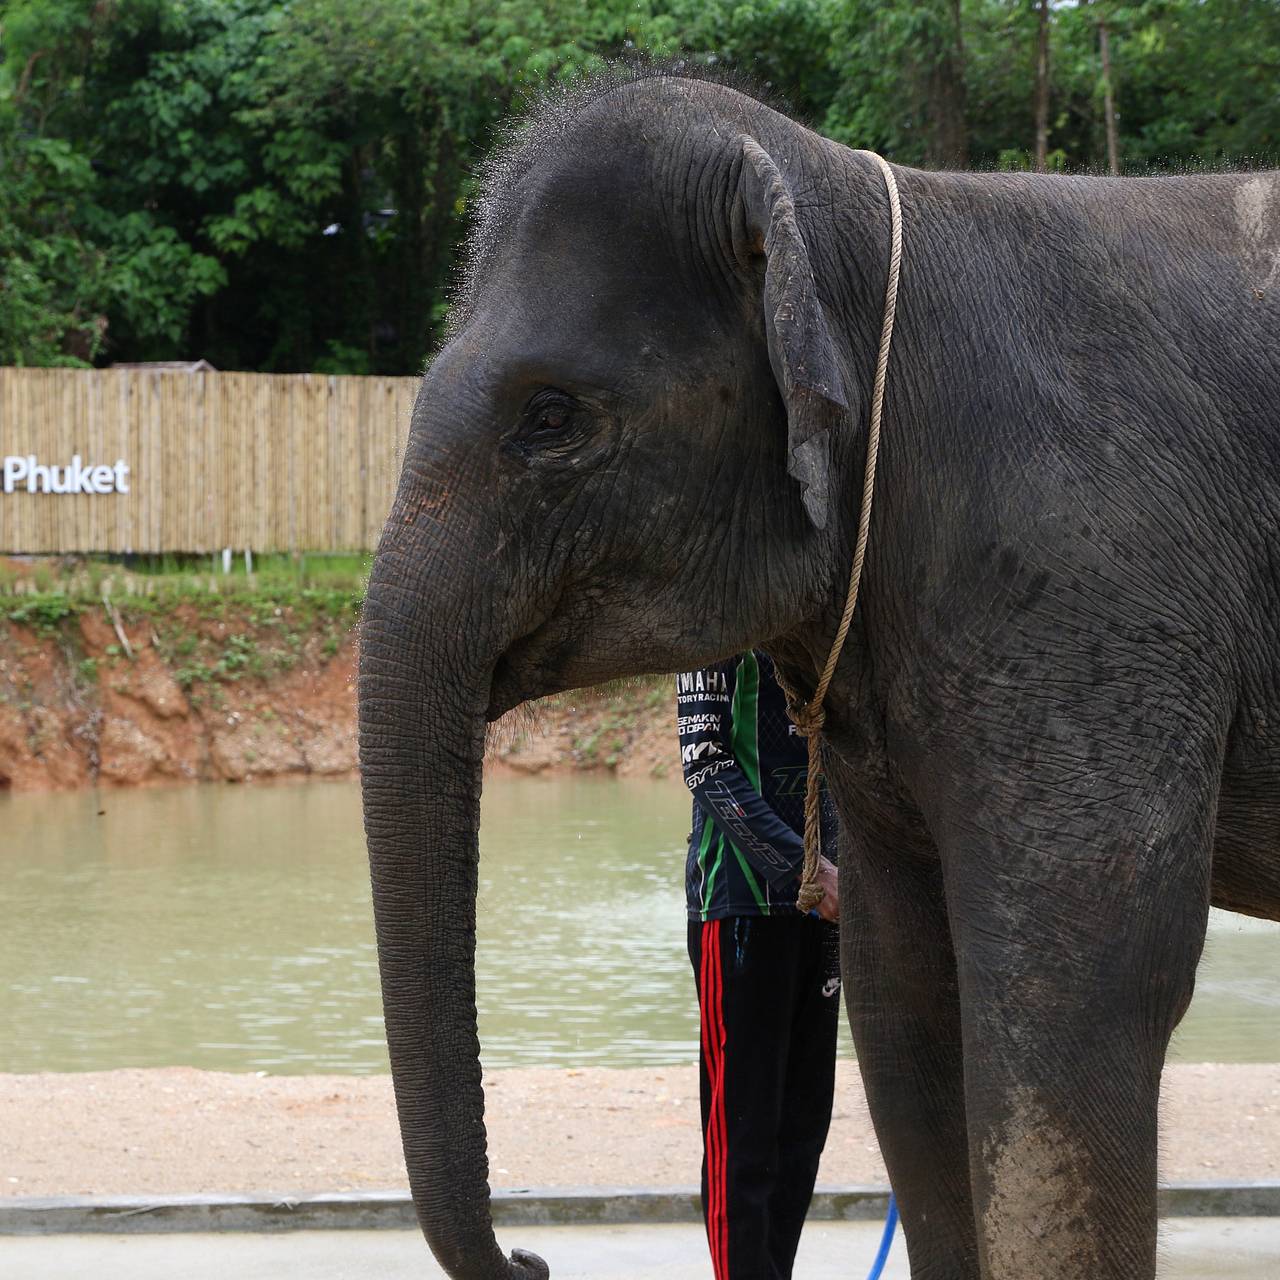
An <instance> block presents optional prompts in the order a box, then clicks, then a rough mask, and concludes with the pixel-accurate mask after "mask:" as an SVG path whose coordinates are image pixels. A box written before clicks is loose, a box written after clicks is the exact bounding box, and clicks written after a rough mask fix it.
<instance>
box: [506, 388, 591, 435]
mask: <svg viewBox="0 0 1280 1280" xmlns="http://www.w3.org/2000/svg"><path fill="white" fill-rule="evenodd" d="M575 407H576V406H575V403H574V401H573V399H572V398H571V397H570V396H569V395H567V394H566V393H565V392H563V391H556V390H555V389H553V388H547V389H546V390H544V391H539V392H538V393H537V394H536V395H535V396H533V397H532V398H531V399H530V400H529V403H528V404H526V405H525V407H524V412H523V413H522V414H521V420H520V425H519V427H518V428H517V429H516V438H517V440H519V441H520V442H521V443H523V444H525V445H538V444H548V445H549V444H553V443H554V442H555V441H557V440H560V439H562V438H563V437H564V435H565V434H566V432H567V431H568V429H569V428H570V427H571V426H572V424H573V420H574V410H575Z"/></svg>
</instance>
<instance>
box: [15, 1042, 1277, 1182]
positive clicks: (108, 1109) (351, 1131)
mask: <svg viewBox="0 0 1280 1280" xmlns="http://www.w3.org/2000/svg"><path fill="white" fill-rule="evenodd" d="M485 1089H486V1094H487V1099H488V1116H487V1124H488V1128H489V1151H490V1168H491V1175H490V1177H491V1182H492V1183H493V1185H494V1186H495V1187H500V1188H516V1187H550V1186H562V1187H563V1186H588V1185H596V1186H676V1185H683V1186H689V1185H692V1184H693V1183H695V1182H696V1181H697V1176H698V1160H699V1141H698V1094H697V1071H696V1068H694V1067H670V1068H665V1069H650V1068H637V1069H633V1070H606V1069H603V1068H591V1069H585V1070H553V1069H546V1068H542V1069H525V1070H512V1071H500V1072H496V1073H494V1074H492V1075H490V1076H488V1077H486V1080H485ZM0 1135H3V1136H0V1194H3V1195H19V1196H37V1195H112V1194H130V1193H137V1194H146V1193H164V1192H218V1191H226V1192H241V1191H278V1192H282V1193H291V1194H302V1193H309V1192H317V1191H350V1190H368V1189H382V1188H392V1187H400V1186H403V1185H404V1184H405V1176H404V1166H403V1163H402V1161H401V1156H400V1140H399V1135H398V1133H397V1131H396V1125H395V1112H394V1107H393V1104H392V1100H391V1085H390V1081H389V1079H388V1078H387V1077H385V1076H259V1075H237V1074H229V1073H223V1072H211V1071H196V1070H192V1069H189V1068H185V1067H178V1068H166V1069H160V1070H136V1071H104V1072H87V1073H83V1074H52V1073H50V1074H41V1075H0ZM1161 1174H1162V1177H1163V1179H1164V1180H1165V1181H1167V1182H1190V1181H1206V1180H1229V1181H1237V1180H1240V1181H1253V1180H1259V1179H1276V1178H1280V1064H1265V1065H1257V1066H1254V1065H1249V1066H1238V1065H1232V1066H1215V1065H1209V1064H1194V1065H1192V1064H1178V1065H1174V1066H1171V1067H1170V1068H1169V1069H1168V1070H1167V1071H1166V1073H1165V1098H1164V1102H1163V1133H1162V1137H1161ZM885 1180H886V1179H885V1172H884V1166H883V1164H882V1163H881V1161H880V1154H879V1150H878V1148H877V1145H876V1141H875V1137H874V1135H873V1133H872V1131H871V1124H870V1121H869V1119H868V1116H867V1110H866V1104H865V1101H864V1099H863V1095H862V1088H861V1085H860V1083H859V1080H858V1075H857V1068H856V1067H855V1066H854V1064H852V1063H848V1062H841V1063H840V1064H839V1080H838V1083H837V1092H836V1110H835V1116H834V1119H833V1122H832V1133H831V1139H830V1141H829V1142H828V1144H827V1152H826V1155H825V1157H824V1159H823V1164H822V1169H821V1172H820V1174H819V1181H820V1182H822V1183H825V1184H828V1185H847V1184H851V1183H883V1182H884V1181H885Z"/></svg>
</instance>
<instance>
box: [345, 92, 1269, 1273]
mask: <svg viewBox="0 0 1280 1280" xmlns="http://www.w3.org/2000/svg"><path fill="white" fill-rule="evenodd" d="M874 159H875V158H874V157H873V156H871V155H869V154H868V153H865V152H862V153H860V152H857V151H853V150H850V149H848V148H846V147H845V146H842V145H840V144H837V143H836V142H833V141H831V140H829V139H827V138H824V137H822V136H820V135H819V134H817V133H816V132H813V131H811V130H809V129H808V128H806V127H804V126H802V125H801V124H799V123H797V122H795V121H794V120H792V119H791V118H789V117H788V116H787V115H786V114H785V113H784V112H782V111H779V110H776V109H774V108H773V107H772V106H770V105H768V104H766V103H764V102H762V101H761V100H760V99H759V98H757V97H755V96H753V95H752V94H751V93H748V92H746V91H744V90H743V89H742V88H740V87H735V86H734V85H732V84H729V83H726V82H724V81H721V80H716V79H714V78H712V77H709V76H701V75H695V74H693V73H691V72H688V71H685V70H680V69H675V70H672V69H665V70H664V69H661V68H648V69H630V70H616V69H615V70H614V71H608V72H604V73H601V74H599V75H597V76H595V77H593V78H591V79H589V80H586V81H585V82H583V83H581V84H579V85H577V86H576V87H573V88H569V89H562V90H559V91H556V92H554V93H551V94H549V95H548V96H547V97H546V98H545V99H544V100H543V101H541V103H540V104H537V105H535V106H534V107H533V108H532V109H531V111H530V113H529V114H528V115H527V117H526V118H525V119H524V121H523V123H522V124H520V125H519V126H518V127H516V128H515V129H514V130H513V131H512V132H511V133H510V135H509V136H508V137H507V138H506V140H505V141H504V142H503V143H502V145H501V146H500V147H499V148H498V149H497V152H496V154H495V156H494V157H493V159H492V160H491V161H490V162H489V163H488V165H487V167H486V169H485V170H484V173H483V175H482V182H481V197H480V198H479V200H478V212H477V214H476V215H475V218H474V224H473V229H472V231H471V233H470V237H469V239H468V241H467V248H466V263H465V268H464V271H463V273H462V275H461V278H460V281H459V284H458V286H457V289H456V292H455V295H454V298H453V302H452V310H451V320H450V322H449V327H448V329H447V332H446V334H445V336H444V339H443V341H442V344H441V345H440V347H439V350H438V352H437V353H436V354H435V356H434V358H433V359H432V360H431V362H430V364H429V366H428V368H427V371H426V373H425V375H424V377H423V381H422V385H421V390H420V392H419V394H418V397H417V400H416V404H415V407H414V410H413V415H412V420H411V424H410V429H409V437H408V442H407V445H406V449H405V454H404V459H403V469H402V473H401V475H400V478H399V483H398V487H397V490H396V493H395V497H394V501H393V504H392V507H391V512H390V515H389V518H388V520H387V523H386V527H385V531H384V533H383V536H382V539H381V542H380V545H379V548H378V550H377V553H376V556H375V560H374V564H373V567H372V570H371V574H370V580H369V584H368V593H367V600H366V603H365V606H364V613H363V619H362V624H361V658H360V673H359V686H358V687H359V736H360V761H361V771H362V787H363V802H364V814H365V829H366V836H367V842H368V850H369V858H370V865H371V871H372V881H373V895H374V908H375V923H376V933H377V941H378V952H379V960H380V967H381V981H382V992H383V1001H384V1008H385V1016H386V1030H387V1039H388V1045H389V1051H390V1061H391V1069H392V1074H393V1077H394V1086H395V1096H396V1103H397V1109H398V1114H399V1120H400V1126H401V1132H402V1136H403V1142H404V1151H405V1158H406V1162H407V1168H408V1173H409V1179H410V1186H411V1190H412V1195H413V1199H414V1203H415V1205H416V1208H417V1213H418V1217H419V1221H420V1223H421V1226H422V1228H423V1231H424V1234H425V1236H426V1238H427V1241H428V1243H429V1244H430V1247H431V1249H432V1250H433V1251H434V1253H435V1255H436V1257H437V1259H438V1260H439V1262H440V1263H441V1265H442V1266H443V1267H444V1269H445V1271H446V1272H447V1273H448V1274H449V1275H450V1276H453V1277H459V1278H461V1277H466V1278H467V1280H491V1278H493V1277H534V1276H545V1275H546V1274H547V1273H548V1272H547V1268H546V1265H545V1264H544V1262H543V1261H542V1260H541V1259H539V1258H538V1257H536V1256H535V1255H533V1254H529V1253H525V1252H522V1251H520V1250H517V1251H515V1252H513V1253H512V1254H511V1255H510V1256H509V1257H508V1256H507V1255H506V1254H504V1252H502V1251H501V1250H500V1249H499V1247H498V1245H497V1243H496V1240H495V1237H494V1233H493V1228H492V1219H491V1211H490V1201H489V1186H488V1181H487V1176H488V1163H487V1154H486V1140H485V1128H484V1098H483V1093H482V1089H481V1074H480V1065H479V1043H478V1038H477V1031H476V1010H475V985H474V960H475V895H476V885H477V861H478V845H477V825H478V821H479V796H480V790H481V783H482V777H481V775H482V760H483V752H484V745H485V740H486V726H487V725H488V724H490V723H492V722H493V721H495V720H497V719H498V718H499V717H500V716H502V715H503V714H504V713H506V712H507V711H509V710H511V709H512V708H515V707H518V706H520V705H522V704H524V703H527V702H529V701H531V700H534V699H537V698H540V697H542V696H544V695H548V694H551V693H554V692H557V691H560V690H566V689H570V688H575V687H579V686H586V685H593V684H597V683H600V682H603V681H607V680H612V679H615V678H620V677H624V676H632V675H638V674H643V673H661V672H672V671H680V670H688V669H692V668H695V667H701V666H704V665H706V664H708V663H710V662H712V661H714V660H718V659H720V658H722V657H725V656H727V655H729V654H731V653H735V652H739V651H741V650H744V649H747V648H750V647H753V646H760V647H762V648H763V649H765V651H767V652H768V653H769V654H770V655H771V656H773V658H774V659H775V661H776V663H777V664H778V666H779V669H780V671H781V672H782V673H783V674H784V676H785V677H786V680H787V682H788V683H789V684H790V685H791V686H792V687H793V688H794V689H796V690H797V691H798V695H799V696H800V697H807V696H809V695H810V694H811V692H812V690H813V689H814V686H815V681H816V679H817V673H818V672H819V671H820V670H821V668H822V666H823V663H824V662H825V660H826V656H827V653H828V651H829V649H830V646H831V643H832V638H833V634H834V632H835V629H836V625H837V620H838V618H839V616H840V613H841V609H842V607H843V604H844V600H845V590H846V584H847V581H848V577H849V565H850V558H851V555H852V551H853V545H854V537H855V531H856V526H857V521H858V513H859V509H860V493H861V483H862V474H863V462H864V457H865V452H866V446H867V430H868V400H869V396H870V393H871V387H872V383H873V372H874V367H875V361H876V353H877V347H878V341H879V334H880V327H881V322H882V308H883V304H884V299H885V290H886V281H887V272H888V253H889V248H888V246H889V237H890V214H889V206H888V203H887V200H886V190H885V182H884V177H883V174H882V173H881V171H880V170H879V168H878V165H877V164H876V163H875V162H874ZM892 173H893V174H894V176H895V177H896V182H897V185H898V188H899V191H900V193H901V203H902V219H903V232H904V244H905V247H904V253H903V259H902V270H901V282H900V291H899V295H898V314H897V327H896V330H895V334H894V338H893V346H892V351H891V356H890V360H889V366H888V373H887V391H886V398H885V404H884V417H883V445H882V448H881V454H880V465H879V474H878V477H877V480H876V496H875V505H874V508H873V514H872V519H871V530H870V543H869V547H868V550H867V557H866V564H865V570H864V574H863V579H862V594H861V598H860V602H859V605H858V609H857V611H856V613H855V616H854V623H853V626H852V629H851V631H850V633H849V637H848V641H847V643H846V644H845V647H844V650H843V653H842V654H841V657H840V661H839V665H838V667H837V668H836V671H835V675H834V678H833V680H832V682H831V685H830V691H829V693H828V695H827V700H826V708H825V710H826V725H825V729H824V731H823V739H822V741H823V747H822V750H823V753H824V755H823V759H824V761H825V768H826V773H827V776H828V785H829V789H830V792H831V795H832V796H833V798H834V801H835V804H836V806H837V809H838V812H839V814H840V817H841V822H842V827H843V835H842V837H841V847H840V855H839V856H840V877H841V884H842V886H843V892H842V894H841V935H842V937H841V964H842V970H843V976H844V988H845V992H846V1005H847V1012H848V1015H849V1019H850V1022H851V1026H852V1031H853V1037H854V1044H855V1048H856V1052H857V1058H858V1063H859V1068H860V1071H861V1075H862V1079H863V1081H864V1084H865V1088H866V1094H867V1098H868V1101H869V1105H870V1109H871V1114H872V1119H873V1121H874V1125H875V1131H876V1134H877V1136H878V1138H879V1141H880V1143H881V1146H882V1148H883V1152H884V1157H885V1161H886V1164H887V1168H888V1171H889V1175H890V1179H891V1182H892V1185H893V1189H894V1191H895V1192H896V1194H897V1197H898V1202H899V1205H900V1207H901V1213H902V1220H903V1223H904V1230H905V1237H906V1247H907V1251H908V1255H909V1259H910V1266H911V1274H912V1276H913V1277H914V1278H915V1280H979V1278H981V1280H1030V1278H1031V1277H1035V1278H1036V1280H1085V1278H1086V1277H1087V1278H1088V1280H1149V1278H1150V1277H1152V1276H1154V1274H1155V1270H1156V1218H1157V1215H1156V1187H1157V1162H1156V1152H1157V1101H1158V1095H1159V1089H1160V1078H1161V1071H1162V1067H1163V1061H1164V1056H1165V1052H1166V1048H1167V1045H1168V1042H1169V1038H1170V1035H1171V1033H1172V1031H1173V1029H1174V1027H1175V1026H1176V1025H1177V1023H1178V1021H1179V1019H1180V1018H1181V1016H1182V1014H1183V1012H1184V1011H1185V1010H1186V1008H1187V1004H1188V1002H1189V1000H1190V999H1191V994H1192V988H1193V985H1194V981H1195V971H1196V965H1197V962H1198V959H1199V956H1200V952H1201V948H1202V945H1203V941H1204V936H1205V929H1206V922H1207V918H1208V912H1209V908H1210V905H1211V904H1215V905H1217V906H1219V907H1225V908H1228V909H1230V910H1233V911H1238V912H1243V913H1246V914H1249V915H1254V916H1259V917H1265V918H1268V919H1276V918H1277V917H1278V916H1280V173H1275V172H1269V173H1268V172H1255V173H1226V172H1215V173H1203V174H1184V175H1180V176H1173V177H1150V178H1106V177H1100V176H1088V175H1081V176H1063V175H1047V176H1046V175H1036V174H1029V173H966V172H925V171H920V170H916V169H911V168H906V167H901V166H894V167H893V169H892ZM673 874H674V872H673ZM536 927H537V922H536V921H530V928H536Z"/></svg>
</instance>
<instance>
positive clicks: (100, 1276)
mask: <svg viewBox="0 0 1280 1280" xmlns="http://www.w3.org/2000/svg"><path fill="white" fill-rule="evenodd" d="M499 1238H500V1239H501V1240H502V1242H503V1244H504V1246H505V1247H507V1248H511V1247H512V1246H518V1247H520V1248H526V1249H532V1250H534V1251H535V1252H536V1253H539V1254H541V1255H542V1256H543V1257H544V1258H546V1259H547V1260H548V1262H550V1264H551V1274H552V1277H553V1280H587V1277H591V1278H592V1280H597V1278H603V1280H709V1277H710V1275H711V1269H710V1266H709V1264H708V1263H707V1261H706V1246H705V1244H704V1241H703V1237H702V1232H701V1230H700V1229H699V1228H698V1227H695V1226H616V1227H521V1228H518V1229H510V1230H504V1231H501V1232H500V1233H499ZM879 1238H880V1228H879V1227H878V1226H877V1225H875V1224H873V1223H861V1222H858V1223H834V1222H831V1223H827V1222H823V1223H811V1224H810V1225H809V1227H808V1229H807V1230H806V1232H805V1238H804V1241H803V1243H802V1245H801V1249H800V1257H799V1259H798V1261H797V1265H796V1275H797V1277H799V1280H862V1277H864V1276H865V1275H866V1273H867V1269H868V1268H869V1267H870V1265H871V1260H872V1257H873V1256H874V1253H875V1249H876V1245H877V1243H878V1242H879ZM1162 1242H1163V1244H1162V1250H1161V1258H1162V1264H1161V1271H1160V1278H1161V1280H1272V1278H1273V1277H1275V1276H1277V1275H1280V1221H1277V1220H1276V1219H1271V1218H1200V1219H1187V1218H1174V1219H1170V1220H1168V1221H1166V1222H1165V1223H1163V1224H1162ZM441 1274H442V1273H441V1272H440V1270H439V1268H438V1267H436V1265H435V1263H434V1262H433V1261H432V1259H431V1255H430V1253H429V1252H428V1250H427V1247H426V1245H425V1244H423V1242H422V1239H421V1237H420V1236H418V1235H417V1234H416V1233H414V1232H407V1231H294V1232H288V1233H284V1234H280V1235H238V1234H217V1235H149V1236H104V1235H95V1236H43V1237H8V1238H0V1275H2V1276H4V1277H5V1280H174V1277H175V1276H180V1277H182V1280H367V1278H368V1277H369V1276H377V1277H378V1280H410V1278H412V1280H423V1278H424V1277H426V1278H427V1280H430V1278H431V1277H439V1276H440V1275H441ZM885 1277H886V1280H908V1271H907V1265H906V1254H905V1251H904V1249H903V1246H902V1239H901V1236H899V1238H898V1239H897V1240H896V1241H895V1243H894V1248H893V1252H892V1254H891V1255H890V1264H889V1267H888V1269H887V1270H886V1272H885Z"/></svg>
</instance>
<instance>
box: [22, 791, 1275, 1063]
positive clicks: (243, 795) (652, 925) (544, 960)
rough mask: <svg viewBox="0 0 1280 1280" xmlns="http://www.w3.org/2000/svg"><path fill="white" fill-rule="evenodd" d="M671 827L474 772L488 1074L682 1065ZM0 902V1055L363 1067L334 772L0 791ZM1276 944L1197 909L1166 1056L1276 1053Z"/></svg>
mask: <svg viewBox="0 0 1280 1280" xmlns="http://www.w3.org/2000/svg"><path fill="white" fill-rule="evenodd" d="M687 829H688V812H687V801H686V799H685V796H684V794H683V792H682V789H681V788H680V787H679V786H677V785H673V784H671V783H669V782H664V783H661V784H659V783H634V782H633V783H623V782H618V781H614V780H611V779H595V778H564V779H517V780H503V781H501V782H497V783H494V784H492V785H491V786H490V787H489V789H488V790H487V791H486V793H485V798H484V808H483V823H482V832H481V845H482V858H481V888H480V902H479V972H478V1001H479V1005H480V1031H481V1042H482V1044H483V1046H484V1060H485V1064H486V1066H488V1067H505V1066H516V1065H572V1064H582V1063H595V1064H598V1065H606V1066H634V1065H639V1064H660V1063H670V1062H684V1061H689V1060H690V1059H691V1058H693V1057H694V1056H695V1053H696V1043H697V1019H696V1017H695V1015H694V1005H693V991H692V981H691V978H690V975H689V972H688V962H687V960H686V958H685V954H684V946H685V942H684V921H683V902H682V885H681V876H682V868H683V844H684V835H685V832H686V831H687ZM0 912H2V913H3V921H4V927H3V928H2V929H0V974H3V976H4V978H5V980H6V981H5V986H4V988H3V989H2V990H0V1028H3V1034H0V1070H3V1071H48V1070H55V1071H68V1070H90V1069H101V1068H107V1067H121V1066H159V1065H171V1064H190V1065H194V1066H200V1067H209V1068H216V1069H222V1070H267V1071H272V1072H318V1071H337V1072H352V1073H362V1072H369V1071H382V1070H385V1069H386V1051H385V1047H384V1044H383V1037H382V1019H381V1010H380V1004H379V1000H378V995H377V962H376V957H375V954H374V947H373V937H372V924H371V913H370V907H369V890H368V880H367V871H366V865H365V856H364V846H363V836H362V833H361V829H360V814H359V795H358V790H357V788H356V787H355V786H354V785H351V784H345V783H313V784H308V785H305V786H284V787H259V788H253V787H250V788H236V787H227V786H217V785H213V786H200V787H183V788H175V789H172V790H146V791H134V792H129V791H121V792H103V793H96V794H91V793H76V794H70V795H53V796H25V795H18V796H0ZM1277 960H1280V933H1278V932H1277V929H1276V927H1275V926H1272V925H1267V924H1261V923H1258V922H1254V921H1244V920H1240V919H1239V918H1238V917H1228V916H1218V915H1217V913H1215V920H1214V924H1213V927H1212V930H1211V938H1210V945H1209V948H1208V951H1207V954H1206V961H1205V963H1204V964H1203V965H1202V968H1201V974H1200V982H1199V989H1198V994H1197V996H1196V1000H1195V1002H1194V1003H1193V1005H1192V1009H1191V1012H1190V1014H1189V1015H1188V1017H1187V1020H1186V1022H1185V1023H1184V1026H1183V1029H1182V1030H1181V1031H1180V1032H1179V1035H1178V1038H1177V1041H1176V1042H1175V1043H1176V1051H1177V1053H1178V1055H1179V1056H1180V1057H1181V1058H1183V1059H1186V1060H1192V1061H1200V1060H1204V1061H1273V1060H1280V1017H1277V1016H1276V1015H1277V1011H1278V1006H1280V965H1277ZM847 1051H848V1042H847V1038H846V1039H845V1040H844V1042H843V1043H842V1052H847Z"/></svg>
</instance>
